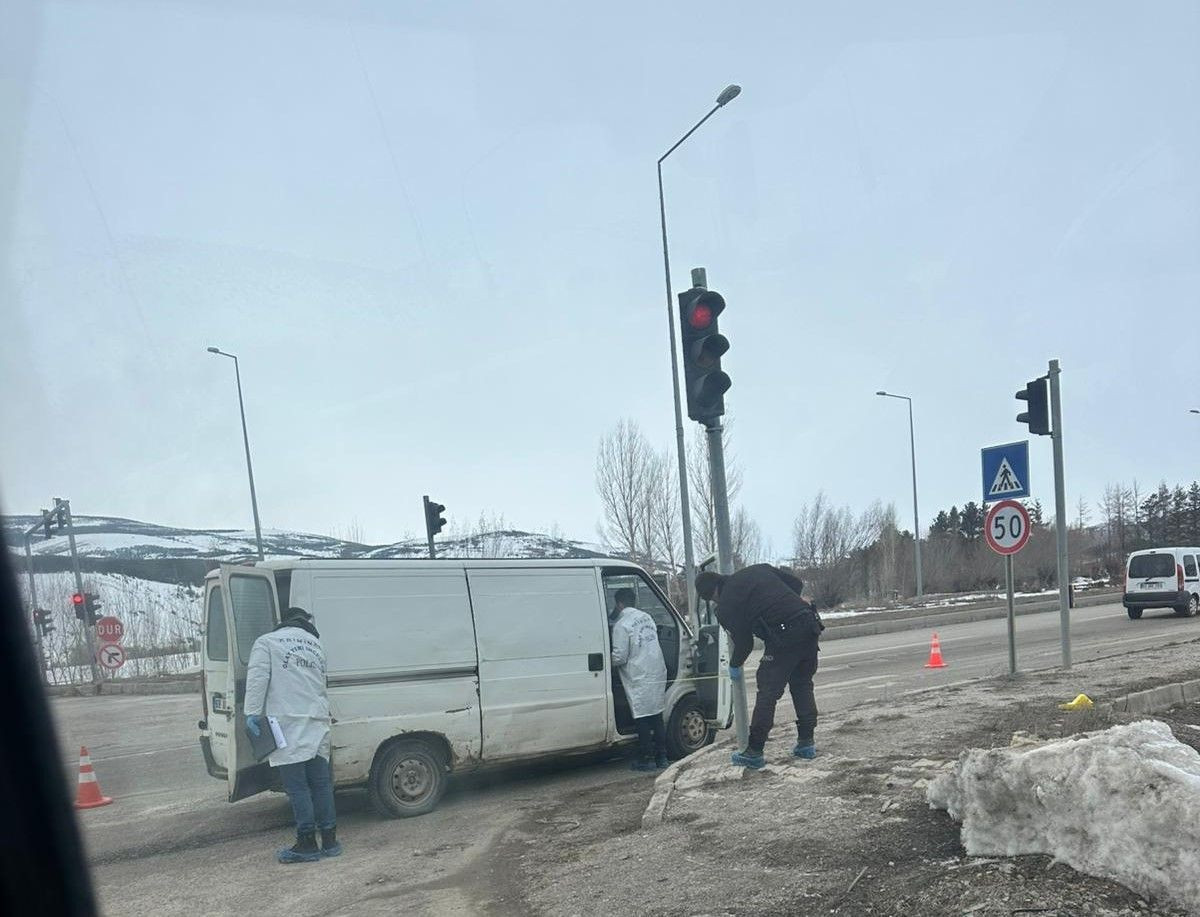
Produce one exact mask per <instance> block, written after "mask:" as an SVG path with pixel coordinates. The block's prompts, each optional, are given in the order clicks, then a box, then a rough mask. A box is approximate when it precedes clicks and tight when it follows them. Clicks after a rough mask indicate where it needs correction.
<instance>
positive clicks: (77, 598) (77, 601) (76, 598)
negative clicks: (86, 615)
mask: <svg viewBox="0 0 1200 917" xmlns="http://www.w3.org/2000/svg"><path fill="white" fill-rule="evenodd" d="M71 604H72V605H82V604H83V596H82V595H80V594H79V593H78V592H76V593H75V594H74V595H73V596H71Z"/></svg>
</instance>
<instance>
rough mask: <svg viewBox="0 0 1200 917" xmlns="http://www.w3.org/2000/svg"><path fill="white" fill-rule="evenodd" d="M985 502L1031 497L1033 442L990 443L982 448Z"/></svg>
mask: <svg viewBox="0 0 1200 917" xmlns="http://www.w3.org/2000/svg"><path fill="white" fill-rule="evenodd" d="M981 455H982V459H983V502H984V503H996V502H997V501H999V500H1014V499H1020V498H1021V497H1028V496H1029V441H1028V440H1025V441H1023V442H1019V443H1005V444H1003V445H1001V446H988V447H986V448H985V449H983V450H982V453H981Z"/></svg>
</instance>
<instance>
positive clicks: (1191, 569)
mask: <svg viewBox="0 0 1200 917" xmlns="http://www.w3.org/2000/svg"><path fill="white" fill-rule="evenodd" d="M1183 575H1184V576H1186V577H1187V578H1188V579H1195V577H1196V555H1195V554H1185V555H1183Z"/></svg>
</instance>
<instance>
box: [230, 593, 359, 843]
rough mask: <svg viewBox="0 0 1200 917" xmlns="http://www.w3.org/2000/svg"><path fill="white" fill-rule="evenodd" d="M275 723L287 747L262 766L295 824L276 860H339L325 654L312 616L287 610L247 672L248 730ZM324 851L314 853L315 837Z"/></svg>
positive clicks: (258, 647) (259, 642)
mask: <svg viewBox="0 0 1200 917" xmlns="http://www.w3.org/2000/svg"><path fill="white" fill-rule="evenodd" d="M267 717H272V718H274V719H275V720H277V721H278V723H279V726H280V730H281V731H282V733H283V739H284V742H285V743H286V744H284V745H283V747H279V748H276V749H275V751H273V752H271V754H270V755H269V756H268V758H267V760H268V762H269V763H270V765H271V766H272V767H277V768H279V775H280V777H281V778H282V781H283V788H284V790H286V791H287V795H288V799H289V800H290V801H291V804H292V813H293V815H294V816H295V819H296V843H295V844H294V845H293V846H291V847H285V848H284V849H282V850H280V851H279V853H278V859H279V862H281V863H311V862H313V861H315V860H319V859H321V857H322V856H326V857H331V856H337V855H338V854H340V853H341V852H342V845H341V844H340V843H338V840H337V815H336V813H335V811H334V807H333V772H332V770H331V769H330V766H329V748H330V742H329V724H330V714H329V697H328V695H327V694H326V692H325V649H324V647H322V646H321V635H320V634H319V633H317V628H316V626H315V625H314V624H313V618H312V615H310V614H309V613H308V612H307V611H305V610H304V609H303V608H289V609H288V610H287V611H286V612H285V613H284V615H283V620H282V621H281V622H280V623H279V625H278V626H277V627H276V628H275V629H274V630H272V631H270V632H268V633H265V634H263V635H262V636H261V637H259V638H258V639H257V640H255V641H254V646H253V648H252V649H251V650H250V663H249V669H248V671H247V673H246V728H247V729H248V730H249V731H250V732H251V733H253V734H254V735H256V736H257V735H259V734H260V732H261V731H263V730H267V729H270V728H271V726H270V723H268V722H267ZM318 829H319V830H320V832H321V846H320V847H318V846H317V837H316V835H317V830H318Z"/></svg>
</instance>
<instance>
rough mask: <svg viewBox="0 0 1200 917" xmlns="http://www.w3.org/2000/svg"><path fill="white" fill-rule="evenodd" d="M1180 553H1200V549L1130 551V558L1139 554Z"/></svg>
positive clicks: (1144, 549) (1145, 549) (1143, 549)
mask: <svg viewBox="0 0 1200 917" xmlns="http://www.w3.org/2000/svg"><path fill="white" fill-rule="evenodd" d="M1179 551H1185V552H1188V553H1193V554H1194V553H1200V548H1142V549H1141V550H1140V551H1130V552H1129V556H1130V557H1137V556H1138V555H1139V554H1174V553H1177V552H1179Z"/></svg>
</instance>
